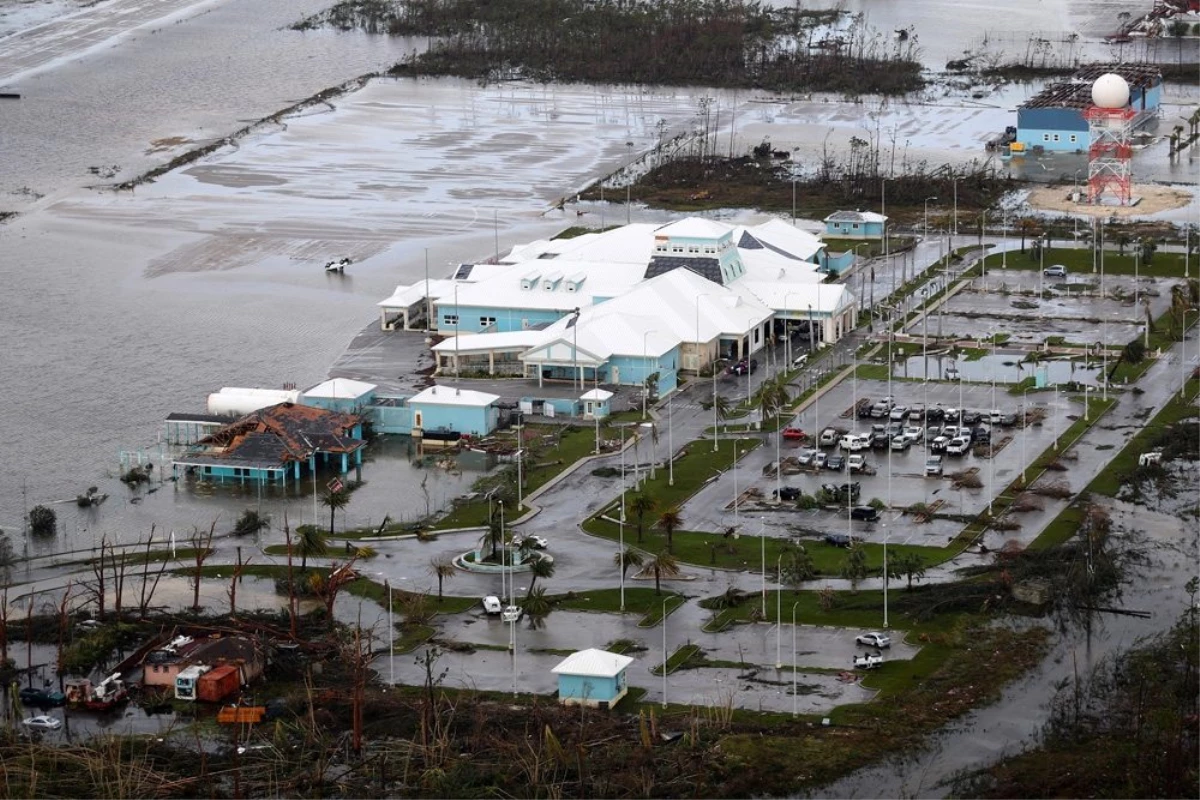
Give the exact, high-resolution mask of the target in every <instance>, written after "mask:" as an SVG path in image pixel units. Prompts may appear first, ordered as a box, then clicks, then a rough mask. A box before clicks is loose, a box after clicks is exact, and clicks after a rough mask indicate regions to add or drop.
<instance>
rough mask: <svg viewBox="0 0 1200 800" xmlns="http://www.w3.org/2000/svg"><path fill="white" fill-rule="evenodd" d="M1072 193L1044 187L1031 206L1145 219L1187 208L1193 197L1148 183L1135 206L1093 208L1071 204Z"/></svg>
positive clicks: (1032, 198) (1136, 187) (1035, 193)
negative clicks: (1149, 216) (1160, 213)
mask: <svg viewBox="0 0 1200 800" xmlns="http://www.w3.org/2000/svg"><path fill="white" fill-rule="evenodd" d="M1069 194H1070V192H1069V191H1068V190H1067V188H1066V187H1063V186H1044V187H1042V188H1040V189H1034V190H1033V191H1032V192H1031V193H1030V195H1029V201H1028V202H1029V205H1030V207H1032V208H1034V209H1036V210H1038V211H1066V212H1070V213H1072V214H1083V215H1086V216H1089V217H1143V216H1145V215H1147V214H1157V213H1158V212H1160V211H1170V210H1172V209H1176V208H1183V207H1184V206H1186V205H1187V204H1188V203H1190V202H1192V195H1190V194H1189V193H1187V192H1185V191H1182V190H1180V189H1172V188H1171V187H1169V186H1151V185H1147V184H1141V185H1137V184H1135V185H1134V187H1133V196H1134V197H1137V198H1141V199H1140V201H1139V202H1138V204H1137V205H1134V206H1107V205H1104V206H1089V205H1085V204H1080V203H1073V202H1071V200H1070V199H1069V197H1068V195H1069Z"/></svg>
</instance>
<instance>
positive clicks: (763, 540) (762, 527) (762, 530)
mask: <svg viewBox="0 0 1200 800" xmlns="http://www.w3.org/2000/svg"><path fill="white" fill-rule="evenodd" d="M759 521H760V524H759V526H758V541H759V543H760V544H761V545H762V617H763V619H764V620H765V619H766V618H767V518H766V517H759Z"/></svg>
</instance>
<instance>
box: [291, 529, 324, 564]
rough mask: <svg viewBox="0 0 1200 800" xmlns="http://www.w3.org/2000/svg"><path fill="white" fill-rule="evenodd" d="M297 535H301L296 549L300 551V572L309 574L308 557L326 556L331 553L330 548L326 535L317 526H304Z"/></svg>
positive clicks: (298, 530)
mask: <svg viewBox="0 0 1200 800" xmlns="http://www.w3.org/2000/svg"><path fill="white" fill-rule="evenodd" d="M296 533H298V534H300V540H299V541H298V542H297V543H296V549H297V550H299V551H300V571H301V572H307V571H308V557H309V556H313V557H314V558H319V557H320V556H323V555H325V554H326V553H328V552H329V546H328V545H327V544H326V542H325V535H324V534H323V533H321V529H320V528H318V527H317V526H316V525H302V526H300V528H299V529H297V531H296Z"/></svg>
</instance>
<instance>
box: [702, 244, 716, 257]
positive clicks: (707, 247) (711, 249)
mask: <svg viewBox="0 0 1200 800" xmlns="http://www.w3.org/2000/svg"><path fill="white" fill-rule="evenodd" d="M704 252H705V253H708V254H709V255H715V254H716V252H717V248H715V247H713V246H712V245H711V244H709V245H705V246H704Z"/></svg>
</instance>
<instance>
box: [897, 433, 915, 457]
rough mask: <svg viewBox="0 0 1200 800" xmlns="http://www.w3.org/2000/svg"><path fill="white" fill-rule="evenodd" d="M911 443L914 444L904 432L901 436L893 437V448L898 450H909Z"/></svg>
mask: <svg viewBox="0 0 1200 800" xmlns="http://www.w3.org/2000/svg"><path fill="white" fill-rule="evenodd" d="M910 445H912V442H910V441H909V440H908V437H907V436H905V435H903V434H901V435H900V436H893V437H892V449H893V450H898V451H900V452H902V453H903V452H904V451H906V450H908V448H909V446H910Z"/></svg>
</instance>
